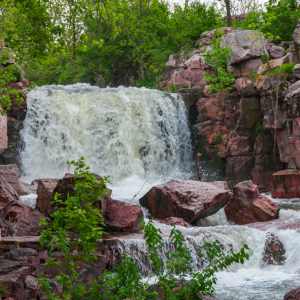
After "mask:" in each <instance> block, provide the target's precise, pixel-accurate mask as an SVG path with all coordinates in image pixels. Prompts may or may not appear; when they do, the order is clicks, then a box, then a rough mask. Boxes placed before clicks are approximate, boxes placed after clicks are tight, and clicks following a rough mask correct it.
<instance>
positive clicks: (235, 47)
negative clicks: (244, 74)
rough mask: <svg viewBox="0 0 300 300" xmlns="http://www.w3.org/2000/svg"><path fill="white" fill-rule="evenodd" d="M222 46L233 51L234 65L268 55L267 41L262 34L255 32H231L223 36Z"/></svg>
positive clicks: (232, 60) (231, 62) (231, 59)
mask: <svg viewBox="0 0 300 300" xmlns="http://www.w3.org/2000/svg"><path fill="white" fill-rule="evenodd" d="M221 46H222V47H226V48H229V49H231V58H230V64H232V65H234V64H238V63H241V62H243V61H247V60H250V59H253V58H258V57H261V56H263V55H267V50H266V46H267V41H266V39H265V38H264V35H263V34H262V33H261V32H259V31H255V30H234V31H233V32H229V33H227V34H225V35H224V36H223V38H222V41H221Z"/></svg>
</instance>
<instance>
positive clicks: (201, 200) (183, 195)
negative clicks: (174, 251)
mask: <svg viewBox="0 0 300 300" xmlns="http://www.w3.org/2000/svg"><path fill="white" fill-rule="evenodd" d="M230 199H231V192H230V191H229V190H228V189H227V186H226V184H225V183H224V182H200V181H194V180H172V181H170V182H168V183H166V184H162V185H158V186H155V187H153V188H152V189H151V190H150V191H149V192H148V193H147V194H146V195H145V196H144V197H143V198H142V199H141V200H140V203H141V205H143V206H144V207H146V208H148V209H149V211H150V213H151V215H152V216H153V217H154V218H158V219H165V218H169V217H179V218H183V219H184V220H185V221H186V222H188V223H194V222H197V220H199V219H201V218H205V217H207V216H210V215H212V214H214V213H216V212H217V211H218V210H219V209H221V208H222V207H223V206H224V205H225V204H227V202H228V201H229V200H230Z"/></svg>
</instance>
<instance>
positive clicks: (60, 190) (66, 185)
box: [53, 174, 75, 199]
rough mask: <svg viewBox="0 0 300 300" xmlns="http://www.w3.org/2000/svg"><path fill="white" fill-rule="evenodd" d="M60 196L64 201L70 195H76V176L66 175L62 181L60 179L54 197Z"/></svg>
mask: <svg viewBox="0 0 300 300" xmlns="http://www.w3.org/2000/svg"><path fill="white" fill-rule="evenodd" d="M56 193H57V194H59V195H60V196H61V197H62V199H66V198H67V197H68V195H72V194H74V193H75V175H73V174H65V176H64V177H63V178H62V179H59V180H58V182H57V185H56V187H55V189H54V191H53V195H55V194H56Z"/></svg>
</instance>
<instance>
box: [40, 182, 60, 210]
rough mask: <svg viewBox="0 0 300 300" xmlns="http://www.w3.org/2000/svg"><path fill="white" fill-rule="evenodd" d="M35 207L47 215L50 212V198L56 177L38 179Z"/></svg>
mask: <svg viewBox="0 0 300 300" xmlns="http://www.w3.org/2000/svg"><path fill="white" fill-rule="evenodd" d="M36 182H37V200H36V207H37V209H38V210H39V211H40V212H41V213H43V214H47V215H49V213H50V212H51V199H52V197H53V192H54V190H55V188H56V186H57V183H58V179H38V180H36Z"/></svg>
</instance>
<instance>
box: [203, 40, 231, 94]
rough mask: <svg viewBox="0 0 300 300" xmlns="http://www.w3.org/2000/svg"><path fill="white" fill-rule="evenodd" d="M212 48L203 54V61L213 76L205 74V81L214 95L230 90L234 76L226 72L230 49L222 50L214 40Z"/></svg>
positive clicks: (218, 41)
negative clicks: (210, 69)
mask: <svg viewBox="0 0 300 300" xmlns="http://www.w3.org/2000/svg"><path fill="white" fill-rule="evenodd" d="M212 46H213V48H212V49H211V50H210V51H208V52H207V53H206V54H205V61H206V63H207V64H208V65H210V66H211V67H212V68H213V70H214V72H213V74H211V73H208V72H207V73H206V74H205V80H206V81H207V82H208V84H209V88H210V91H211V92H212V93H216V92H220V91H223V90H226V89H229V88H231V87H232V85H233V83H234V76H233V74H232V73H231V72H229V71H228V70H227V64H228V60H229V58H230V54H231V53H230V49H228V48H222V47H221V46H220V40H219V39H215V41H214V42H213V45H212Z"/></svg>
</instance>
